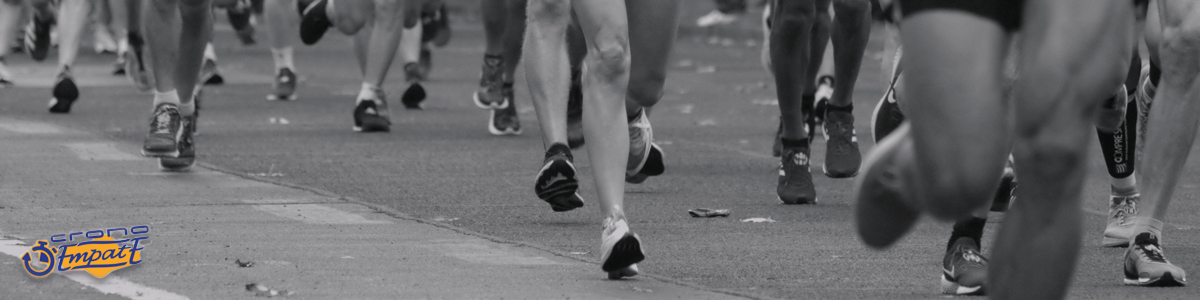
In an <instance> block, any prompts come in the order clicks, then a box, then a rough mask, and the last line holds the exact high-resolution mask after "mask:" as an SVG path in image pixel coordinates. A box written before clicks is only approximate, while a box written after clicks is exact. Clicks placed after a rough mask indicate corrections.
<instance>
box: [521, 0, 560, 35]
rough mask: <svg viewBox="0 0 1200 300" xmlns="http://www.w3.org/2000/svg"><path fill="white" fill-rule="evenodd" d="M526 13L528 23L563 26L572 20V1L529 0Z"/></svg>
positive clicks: (542, 25)
mask: <svg viewBox="0 0 1200 300" xmlns="http://www.w3.org/2000/svg"><path fill="white" fill-rule="evenodd" d="M525 15H526V17H527V18H528V20H527V23H529V24H531V25H536V26H535V27H540V28H546V26H549V27H550V28H558V27H563V26H566V25H567V24H568V23H569V22H570V21H571V3H570V2H568V1H564V0H529V1H528V3H527V5H526V6H525Z"/></svg>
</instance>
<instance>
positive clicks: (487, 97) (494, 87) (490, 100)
mask: <svg viewBox="0 0 1200 300" xmlns="http://www.w3.org/2000/svg"><path fill="white" fill-rule="evenodd" d="M503 76H504V59H503V58H501V57H500V56H490V55H485V56H484V57H483V71H481V72H480V74H479V89H478V90H476V91H475V94H473V95H472V96H473V99H474V100H475V106H478V107H479V108H483V109H500V108H508V102H506V101H505V100H506V99H504V94H503V86H504V78H503Z"/></svg>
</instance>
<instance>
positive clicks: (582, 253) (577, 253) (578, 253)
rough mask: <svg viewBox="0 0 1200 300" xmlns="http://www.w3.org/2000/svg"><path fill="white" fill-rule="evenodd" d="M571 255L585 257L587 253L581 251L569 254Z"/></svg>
mask: <svg viewBox="0 0 1200 300" xmlns="http://www.w3.org/2000/svg"><path fill="white" fill-rule="evenodd" d="M571 254H574V255H587V254H588V252H587V251H581V252H571Z"/></svg>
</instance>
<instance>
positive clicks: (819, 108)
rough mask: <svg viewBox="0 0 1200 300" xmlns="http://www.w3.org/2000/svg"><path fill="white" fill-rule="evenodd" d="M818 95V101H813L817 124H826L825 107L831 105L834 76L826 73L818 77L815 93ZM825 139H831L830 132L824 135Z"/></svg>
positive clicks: (814, 94)
mask: <svg viewBox="0 0 1200 300" xmlns="http://www.w3.org/2000/svg"><path fill="white" fill-rule="evenodd" d="M813 96H815V97H817V101H816V102H815V103H813V116H815V118H816V121H817V125H821V126H824V124H825V108H826V107H827V106H828V105H829V98H833V76H829V75H825V76H821V78H820V79H817V92H816V93H813ZM822 137H824V138H825V140H827V141H828V140H829V134H828V133H826V134H824V135H822Z"/></svg>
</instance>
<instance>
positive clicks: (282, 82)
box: [267, 68, 296, 101]
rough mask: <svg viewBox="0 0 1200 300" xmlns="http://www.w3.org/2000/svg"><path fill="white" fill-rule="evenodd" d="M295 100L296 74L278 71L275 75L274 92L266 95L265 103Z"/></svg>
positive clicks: (282, 70)
mask: <svg viewBox="0 0 1200 300" xmlns="http://www.w3.org/2000/svg"><path fill="white" fill-rule="evenodd" d="M291 100H296V73H292V69H288V68H283V69H279V73H278V74H276V75H275V91H274V92H272V93H271V94H270V95H267V101H291Z"/></svg>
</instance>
